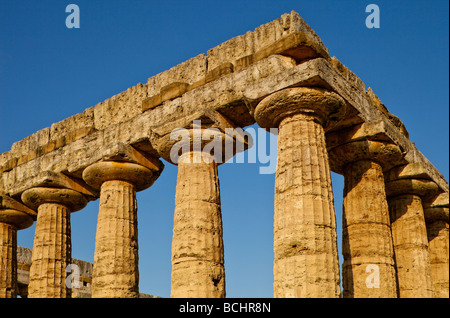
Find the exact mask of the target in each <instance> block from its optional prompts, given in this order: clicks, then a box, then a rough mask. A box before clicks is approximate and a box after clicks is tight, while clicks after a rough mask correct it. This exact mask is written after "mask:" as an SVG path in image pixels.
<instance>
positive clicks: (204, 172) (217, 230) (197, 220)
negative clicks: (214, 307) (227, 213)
mask: <svg viewBox="0 0 450 318" xmlns="http://www.w3.org/2000/svg"><path fill="white" fill-rule="evenodd" d="M171 297H175V298H177V297H188V298H196V297H199V298H220V297H225V268H224V249H223V239H222V214H221V208H220V187H219V177H218V171H217V163H216V162H215V161H214V160H213V158H212V157H210V156H209V154H206V153H202V152H187V153H184V154H183V155H182V156H180V158H179V161H178V177H177V188H176V196H175V213H174V227H173V241H172V287H171Z"/></svg>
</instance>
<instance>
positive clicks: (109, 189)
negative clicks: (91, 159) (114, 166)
mask: <svg viewBox="0 0 450 318" xmlns="http://www.w3.org/2000/svg"><path fill="white" fill-rule="evenodd" d="M97 224H98V226H97V234H96V238H95V241H96V245H95V258H94V269H93V282H92V296H93V297H128V298H132V297H138V296H139V289H138V282H139V268H138V265H139V256H138V228H137V204H136V190H135V187H134V185H133V184H131V183H129V182H126V181H120V180H111V181H105V182H104V183H103V184H102V186H101V192H100V206H99V212H98V222H97Z"/></svg>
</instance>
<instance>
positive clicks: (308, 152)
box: [254, 87, 345, 298]
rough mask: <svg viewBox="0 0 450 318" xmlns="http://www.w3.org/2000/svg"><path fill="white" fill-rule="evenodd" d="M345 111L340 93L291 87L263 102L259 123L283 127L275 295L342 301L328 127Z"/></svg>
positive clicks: (258, 112) (257, 115)
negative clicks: (326, 139)
mask: <svg viewBox="0 0 450 318" xmlns="http://www.w3.org/2000/svg"><path fill="white" fill-rule="evenodd" d="M343 111H345V102H344V100H343V99H342V98H341V97H340V96H339V95H337V94H335V93H332V92H328V91H325V90H322V89H316V88H305V87H301V88H291V89H285V90H282V91H279V92H276V93H274V94H272V95H270V96H268V97H266V98H265V99H263V100H262V101H261V102H260V103H259V104H258V105H257V107H256V108H255V113H254V116H255V119H256V122H257V123H258V124H259V125H260V126H261V127H263V128H266V129H268V128H278V129H279V131H278V163H277V171H276V176H275V199H274V200H275V214H274V253H275V260H274V297H301V298H306V297H314V298H316V297H329V298H331V297H340V286H339V281H340V278H339V261H338V252H337V241H336V217H335V210H334V204H333V192H332V186H331V176H330V167H329V162H328V153H327V149H326V144H325V129H324V127H325V128H326V127H329V125H331V124H332V122H333V121H334V120H338V119H339V118H340V117H341V113H342V112H343Z"/></svg>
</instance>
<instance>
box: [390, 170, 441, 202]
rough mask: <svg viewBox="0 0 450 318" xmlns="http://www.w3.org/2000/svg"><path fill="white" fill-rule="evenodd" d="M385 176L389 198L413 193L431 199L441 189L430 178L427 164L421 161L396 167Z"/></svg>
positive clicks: (424, 198)
mask: <svg viewBox="0 0 450 318" xmlns="http://www.w3.org/2000/svg"><path fill="white" fill-rule="evenodd" d="M384 177H385V182H386V195H387V197H388V198H391V197H395V196H399V195H404V194H412V195H417V196H419V197H420V198H421V199H423V200H429V199H430V198H432V197H434V196H435V195H436V194H437V193H438V191H439V186H438V185H437V184H436V183H435V182H434V181H432V180H430V179H429V178H428V176H427V173H426V168H425V165H424V164H422V163H420V162H416V163H410V164H407V165H402V166H399V167H395V168H393V169H391V170H389V171H387V172H386V173H385V176H384Z"/></svg>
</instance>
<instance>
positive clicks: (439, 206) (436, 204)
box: [423, 192, 449, 223]
mask: <svg viewBox="0 0 450 318" xmlns="http://www.w3.org/2000/svg"><path fill="white" fill-rule="evenodd" d="M423 213H424V215H425V221H426V222H433V221H438V220H442V221H445V222H446V223H449V193H448V192H444V193H440V194H439V195H437V196H436V197H434V198H433V199H432V200H428V201H424V202H423Z"/></svg>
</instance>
